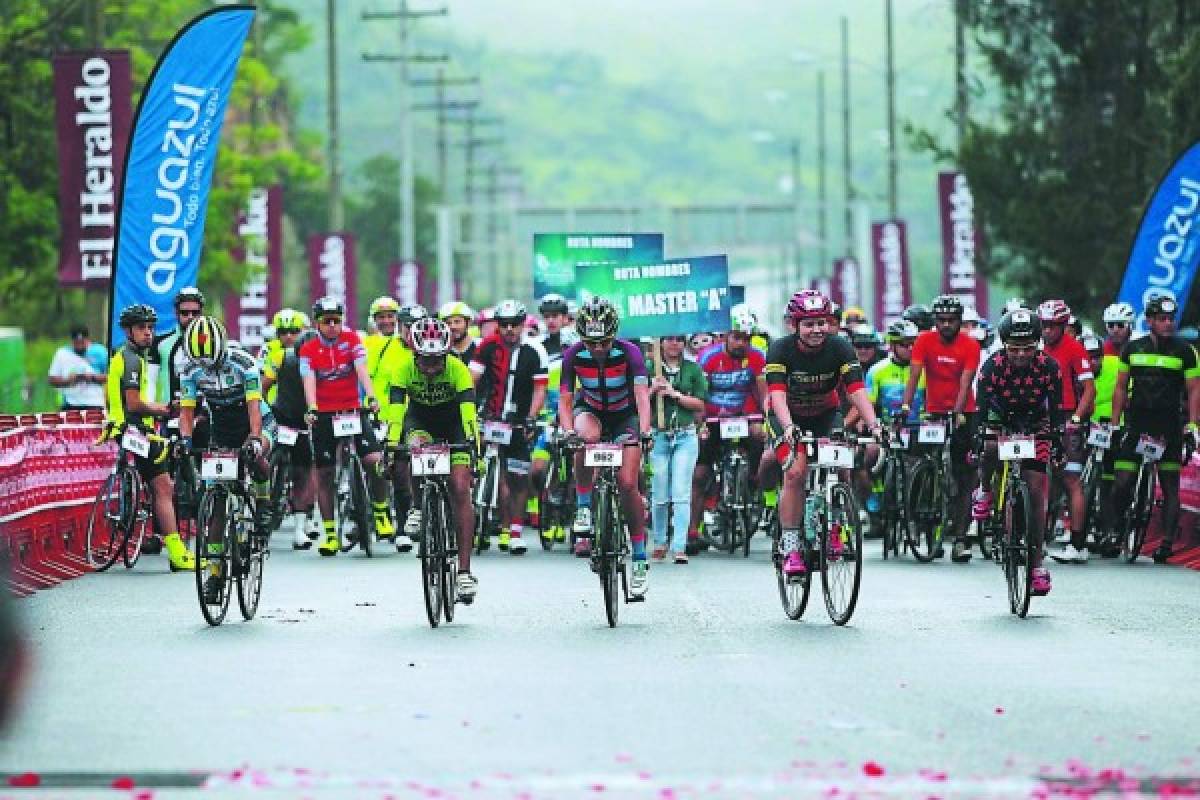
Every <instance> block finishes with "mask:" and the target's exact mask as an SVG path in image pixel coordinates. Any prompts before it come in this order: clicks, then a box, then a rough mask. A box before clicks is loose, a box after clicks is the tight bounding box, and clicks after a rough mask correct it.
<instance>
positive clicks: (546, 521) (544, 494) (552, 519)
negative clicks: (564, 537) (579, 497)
mask: <svg viewBox="0 0 1200 800" xmlns="http://www.w3.org/2000/svg"><path fill="white" fill-rule="evenodd" d="M558 475H559V471H558V450H557V448H555V447H553V446H552V447H551V450H550V462H549V463H548V464H547V465H546V475H545V478H544V479H543V480H542V485H541V486H539V487H538V539H539V540H540V541H541V543H542V549H543V550H552V549H554V527H555V526H556V525H557V524H558V508H557V507H556V505H557V504H555V503H552V502H551V498H553V497H555V496H556V492H558V487H557V485H556V484H557V481H558Z"/></svg>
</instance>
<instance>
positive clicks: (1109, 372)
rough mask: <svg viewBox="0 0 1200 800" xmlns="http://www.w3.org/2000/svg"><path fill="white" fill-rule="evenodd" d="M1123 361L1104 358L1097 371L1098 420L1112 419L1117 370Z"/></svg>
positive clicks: (1115, 358) (1094, 415)
mask: <svg viewBox="0 0 1200 800" xmlns="http://www.w3.org/2000/svg"><path fill="white" fill-rule="evenodd" d="M1120 364H1121V359H1120V357H1118V356H1115V355H1113V356H1103V357H1102V358H1101V359H1100V364H1099V369H1097V370H1096V411H1095V413H1094V414H1093V415H1092V416H1093V417H1094V418H1096V419H1107V420H1111V419H1112V398H1113V390H1114V389H1115V388H1116V385H1117V370H1119V369H1120Z"/></svg>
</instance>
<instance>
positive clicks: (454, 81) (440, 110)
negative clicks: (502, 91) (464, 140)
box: [408, 69, 479, 202]
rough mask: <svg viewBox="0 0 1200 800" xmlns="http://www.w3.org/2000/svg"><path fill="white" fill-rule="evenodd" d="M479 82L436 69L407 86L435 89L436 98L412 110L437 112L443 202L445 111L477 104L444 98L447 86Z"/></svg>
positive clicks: (439, 168)
mask: <svg viewBox="0 0 1200 800" xmlns="http://www.w3.org/2000/svg"><path fill="white" fill-rule="evenodd" d="M478 84H479V78H478V77H466V78H447V77H446V71H445V70H444V69H438V71H437V77H436V78H434V79H432V80H428V79H418V80H411V81H409V82H408V85H409V86H412V87H414V88H420V87H423V86H432V87H434V88H435V89H436V92H435V97H436V99H435V100H434V102H432V103H423V104H418V105H414V106H413V107H412V110H413V111H434V112H437V160H438V175H437V185H438V198H439V199H440V200H441V201H442V202H445V201H446V198H447V197H448V195H449V191H448V189H449V187H448V186H447V184H446V175H447V168H446V163H447V158H446V156H447V148H446V123H447V118H446V112H447V111H449V110H467V109H473V108H475V107H476V106H477V105H479V101H478V100H470V101H458V100H447V99H446V87H447V86H476V85H478Z"/></svg>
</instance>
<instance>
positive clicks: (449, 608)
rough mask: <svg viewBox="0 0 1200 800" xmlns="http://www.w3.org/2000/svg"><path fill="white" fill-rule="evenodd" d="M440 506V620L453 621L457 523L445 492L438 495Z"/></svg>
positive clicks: (456, 592)
mask: <svg viewBox="0 0 1200 800" xmlns="http://www.w3.org/2000/svg"><path fill="white" fill-rule="evenodd" d="M439 495H440V497H441V504H442V618H443V619H445V620H446V622H453V621H454V605H455V603H457V602H458V523H457V522H455V521H454V509H453V508H451V507H450V498H449V497H448V496H447V495H446V493H445V492H441V493H439Z"/></svg>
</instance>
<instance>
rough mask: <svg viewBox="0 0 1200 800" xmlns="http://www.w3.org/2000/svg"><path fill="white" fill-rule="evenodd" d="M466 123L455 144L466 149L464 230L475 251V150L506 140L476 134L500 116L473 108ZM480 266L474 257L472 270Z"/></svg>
mask: <svg viewBox="0 0 1200 800" xmlns="http://www.w3.org/2000/svg"><path fill="white" fill-rule="evenodd" d="M464 123H465V125H466V131H465V134H466V138H465V139H464V140H463V141H461V142H456V143H455V144H456V146H457V147H461V148H463V150H464V151H465V153H464V167H463V205H464V207H465V213H464V214H463V227H462V230H463V234H464V239H466V240H468V241H469V243H470V244H469V246H468V247H469V250H470V251H471V252H472V253H474V251H475V250H476V248H477V246H478V241H479V240H478V237H477V236H476V235H475V221H476V214H475V182H474V179H475V152H476V151H477V150H478V149H479V148H481V147H489V146H494V145H499V144H503V143H504V140H503V139H499V138H492V139H481V138H479V137H477V136H476V135H475V129H476V128H477V127H483V126H485V125H499V124H500V123H501V120H500V118H499V117H479V116H476V114H475V110H474V109H471V110H470V111H468V112H467V117H466V120H464ZM478 266H479V264H478V262H477V261H476V260H474V259H473V263H472V264H471V269H472V271H474V270H475V269H476V268H478ZM490 272H491V275H489V281H491V284H490V285H491V286H492V287H493V288H494V287H495V286H496V284H495V280H496V277H495V270H490ZM493 297H494V295H493Z"/></svg>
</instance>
